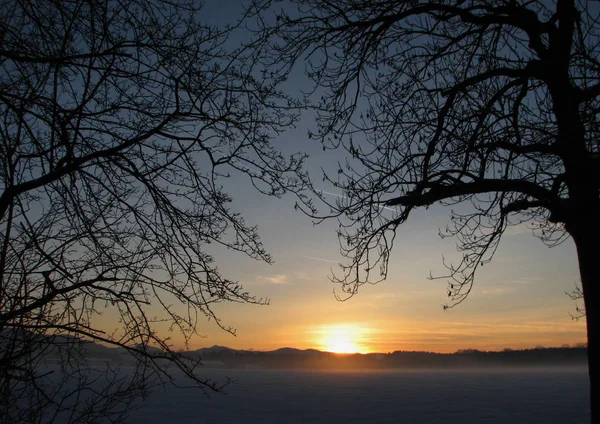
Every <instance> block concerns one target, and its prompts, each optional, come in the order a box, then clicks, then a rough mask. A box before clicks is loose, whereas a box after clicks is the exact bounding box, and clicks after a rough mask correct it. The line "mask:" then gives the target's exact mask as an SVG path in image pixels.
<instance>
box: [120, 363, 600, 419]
mask: <svg viewBox="0 0 600 424" xmlns="http://www.w3.org/2000/svg"><path fill="white" fill-rule="evenodd" d="M207 375H208V376H211V377H213V378H215V379H217V380H219V379H220V380H224V379H225V378H226V377H231V378H234V379H237V381H236V382H235V383H233V384H232V385H230V386H228V388H227V390H226V392H227V394H225V395H220V394H211V395H210V397H206V396H202V395H201V394H200V393H199V392H198V391H194V390H185V389H174V388H169V389H168V390H158V391H156V392H155V393H153V394H152V395H151V396H150V397H149V398H148V399H147V401H146V402H144V403H142V404H140V405H139V409H138V410H136V411H134V412H133V414H132V416H131V417H130V419H129V420H128V422H129V423H132V424H137V423H139V424H142V423H143V424H152V423H165V422H171V423H204V422H206V423H355V424H357V423H365V424H366V423H444V424H452V423H459V424H476V423H477V424H479V423H487V424H501V423H502V424H505V423H512V424H518V423H523V424H525V423H527V424H531V423H556V424H558V423H571V424H577V423H585V422H589V419H590V418H589V408H588V405H589V403H588V399H589V397H588V391H589V383H588V377H587V370H586V369H585V368H584V367H571V368H567V367H565V368H520V369H516V368H510V369H498V370H473V369H472V370H436V371H425V370H421V371H419V370H415V371H408V370H403V371H390V370H385V371H330V372H327V371H286V370H215V369H212V370H207Z"/></svg>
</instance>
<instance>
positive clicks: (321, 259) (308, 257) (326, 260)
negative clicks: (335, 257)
mask: <svg viewBox="0 0 600 424" xmlns="http://www.w3.org/2000/svg"><path fill="white" fill-rule="evenodd" d="M300 256H302V257H303V258H306V259H312V260H313V261H321V262H331V263H333V264H338V265H340V264H341V262H340V261H332V260H331V259H323V258H315V257H314V256H304V255H300Z"/></svg>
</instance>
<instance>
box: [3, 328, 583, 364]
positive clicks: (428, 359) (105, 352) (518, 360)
mask: <svg viewBox="0 0 600 424" xmlns="http://www.w3.org/2000/svg"><path fill="white" fill-rule="evenodd" d="M11 335H12V333H11V332H10V331H6V330H4V331H0V347H1V346H2V345H3V343H5V342H6V341H7V340H8V339H9V338H10V336H11ZM45 337H48V336H42V338H45ZM46 342H47V343H48V344H47V345H46V346H47V347H48V348H47V349H44V353H43V355H44V356H45V357H46V358H47V359H48V360H50V361H55V360H59V358H60V357H61V354H60V351H61V350H62V349H63V348H67V345H72V344H75V343H76V344H77V345H78V348H80V349H81V351H82V352H84V353H83V354H84V355H85V356H87V357H89V358H90V359H93V360H95V361H103V362H107V363H113V364H114V363H117V364H127V363H129V362H131V361H133V359H134V358H132V357H131V355H130V354H129V353H128V352H127V351H126V350H125V349H124V348H116V347H106V346H103V345H100V344H97V343H93V342H91V341H82V340H80V339H76V338H74V337H69V336H54V337H52V340H50V337H48V340H46ZM61 345H62V346H61ZM146 349H147V351H148V353H150V354H151V355H156V356H161V355H160V353H161V351H160V349H158V348H155V347H146ZM179 354H181V355H184V356H188V357H190V358H193V359H200V360H202V362H203V363H204V366H205V367H220V368H265V369H272V368H275V369H284V368H285V369H423V368H451V369H452V368H459V369H460V368H481V367H485V368H488V367H541V366H549V367H567V366H587V348H586V347H551V348H541V347H540V348H535V349H523V350H511V349H505V350H503V351H499V352H496V351H480V350H475V349H466V350H460V351H458V352H456V353H433V352H419V351H395V352H392V353H368V354H359V353H357V354H336V353H331V352H322V351H319V350H316V349H306V350H301V349H296V348H292V347H283V348H280V349H276V350H272V351H255V350H236V349H232V348H229V347H226V346H218V345H215V346H211V347H207V348H201V349H197V350H194V351H187V352H180V353H179Z"/></svg>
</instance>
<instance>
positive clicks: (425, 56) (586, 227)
mask: <svg viewBox="0 0 600 424" xmlns="http://www.w3.org/2000/svg"><path fill="white" fill-rule="evenodd" d="M271 3H272V2H271V1H256V2H254V4H253V5H252V11H253V13H256V15H257V17H258V19H257V22H258V25H259V26H258V29H257V31H258V35H259V36H258V38H257V40H256V42H255V44H254V45H255V47H256V49H257V55H258V56H259V57H260V58H261V60H262V61H263V64H264V65H265V67H266V68H269V69H271V71H272V72H275V73H276V74H277V75H286V74H289V72H290V71H291V69H292V68H293V66H294V64H295V63H297V62H300V61H301V62H304V63H303V64H304V66H305V69H306V73H307V75H308V76H309V77H310V78H311V79H312V81H313V83H314V91H313V92H312V93H309V95H308V98H309V100H313V99H314V98H315V97H320V100H317V101H313V106H314V108H315V110H316V111H317V122H318V127H319V131H318V132H317V133H316V134H311V136H314V137H316V138H319V139H321V140H322V142H323V143H324V146H325V147H329V148H338V147H340V148H343V149H345V150H346V151H347V153H348V154H349V155H348V156H349V157H348V159H347V162H346V163H343V164H342V165H341V166H340V169H339V171H338V173H337V174H335V175H328V176H327V179H328V180H329V181H330V182H331V183H333V184H334V185H335V186H336V187H338V188H339V189H341V190H343V198H341V199H340V200H339V201H338V202H337V203H335V204H334V203H333V202H331V201H330V200H329V201H328V199H327V197H325V196H318V195H319V192H318V190H316V194H317V196H318V197H319V198H320V199H319V200H320V201H322V202H325V203H328V204H329V206H330V207H331V210H332V212H331V214H330V215H328V216H329V217H332V216H333V217H338V218H339V219H340V242H341V246H342V247H341V248H342V253H343V254H344V255H346V256H347V257H348V258H349V259H350V263H349V265H348V266H347V267H345V268H344V272H343V274H342V275H340V276H338V277H337V281H338V282H339V283H341V284H342V288H343V290H344V291H345V292H346V294H348V295H353V294H355V293H356V292H357V290H358V288H359V287H360V286H361V285H362V284H364V283H366V282H377V281H380V280H382V279H384V278H385V276H386V273H387V266H388V261H389V258H390V251H391V249H392V247H393V243H394V239H395V235H396V230H397V228H398V226H399V225H401V224H403V223H405V222H406V220H407V218H408V217H409V215H410V214H411V213H412V212H413V211H414V210H415V209H417V208H419V207H427V206H429V205H433V204H438V203H441V204H443V205H456V206H454V208H453V209H452V212H451V213H450V221H451V224H450V225H449V226H448V228H446V229H445V230H443V231H441V235H442V236H443V237H447V236H451V237H455V238H456V240H457V245H458V248H459V251H460V252H462V259H461V260H460V261H458V263H447V264H446V266H447V268H448V275H446V276H444V278H447V279H448V281H449V284H448V297H449V303H448V305H446V307H452V306H454V305H456V304H459V303H461V302H462V301H463V300H464V299H465V298H466V297H467V295H468V294H469V292H470V291H471V288H472V285H473V281H474V276H475V273H476V271H477V270H478V268H479V267H481V266H482V265H484V264H485V263H486V262H488V261H489V260H490V259H491V258H492V256H493V254H494V252H495V251H496V248H497V247H498V243H499V242H500V239H501V236H502V234H503V232H504V231H505V229H506V228H507V227H508V226H510V225H513V224H518V223H525V225H529V226H530V227H531V228H532V229H533V230H534V231H535V233H536V234H537V235H538V236H539V237H540V238H541V239H542V241H543V242H545V243H547V244H549V245H555V244H557V243H560V242H562V241H563V240H565V239H566V238H569V237H570V238H571V239H572V240H573V242H574V243H575V246H576V248H577V254H578V259H579V266H580V273H581V283H582V290H583V297H584V301H585V310H586V321H587V332H588V333H587V334H588V349H589V358H590V362H589V366H590V370H589V372H590V381H591V394H592V396H591V399H595V398H597V397H598V393H597V392H598V389H597V387H598V382H597V380H598V377H597V374H598V368H597V364H596V363H595V362H594V361H593V358H594V352H596V351H597V350H598V306H597V305H596V302H598V301H599V296H598V282H597V271H596V269H595V267H596V265H595V263H596V261H597V255H596V253H595V252H596V245H597V243H598V240H600V221H599V219H598V218H599V217H600V198H599V190H600V172H599V170H600V142H599V140H600V138H599V136H600V133H599V128H600V127H599V120H598V108H599V106H600V103H599V101H598V100H599V99H598V95H599V94H600V81H599V76H600V61H599V53H600V47H599V46H600V22H599V20H598V16H599V11H600V10H599V7H598V4H596V3H595V2H589V1H584V0H580V1H573V0H556V1H553V2H549V1H536V0H532V1H525V0H494V1H492V0H462V1H458V0H456V1H453V0H431V1H395V0H369V1H366V0H339V1H327V0H319V1H317V0H292V1H291V3H292V6H291V7H287V8H285V9H284V10H280V9H276V8H275V7H274V6H273V5H272V4H271ZM273 3H274V2H273ZM293 5H297V8H296V7H293ZM271 7H273V9H272V11H269V12H268V13H262V12H265V11H266V10H269V8H271ZM301 205H302V207H303V208H304V209H305V210H306V211H307V213H309V214H310V215H312V216H316V217H321V218H325V217H324V216H323V214H319V213H317V212H316V211H315V209H314V206H315V205H316V203H306V202H305V203H302V202H301ZM592 406H593V405H592ZM597 415H598V412H597V411H595V412H594V411H593V413H592V420H594V419H598V418H597Z"/></svg>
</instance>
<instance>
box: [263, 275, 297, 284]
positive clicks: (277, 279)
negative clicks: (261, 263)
mask: <svg viewBox="0 0 600 424" xmlns="http://www.w3.org/2000/svg"><path fill="white" fill-rule="evenodd" d="M258 278H259V279H260V280H262V281H264V282H265V283H269V284H281V285H287V286H293V285H294V283H291V282H290V281H288V279H289V276H288V275H286V274H276V275H274V276H272V277H264V276H262V275H259V276H258Z"/></svg>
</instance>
